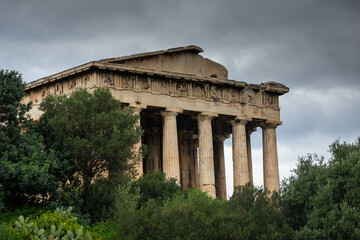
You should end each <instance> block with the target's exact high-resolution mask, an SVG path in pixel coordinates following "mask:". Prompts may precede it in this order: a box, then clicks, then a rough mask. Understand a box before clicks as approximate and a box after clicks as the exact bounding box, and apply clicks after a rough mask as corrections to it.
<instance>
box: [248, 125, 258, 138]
mask: <svg viewBox="0 0 360 240" xmlns="http://www.w3.org/2000/svg"><path fill="white" fill-rule="evenodd" d="M256 131H257V129H256V127H253V126H251V127H246V134H247V135H248V136H250V135H251V134H252V133H253V132H256Z"/></svg>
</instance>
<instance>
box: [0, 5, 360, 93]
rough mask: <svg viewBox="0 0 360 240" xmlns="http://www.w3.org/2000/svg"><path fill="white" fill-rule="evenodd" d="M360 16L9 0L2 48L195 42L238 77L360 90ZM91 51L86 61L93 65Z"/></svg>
mask: <svg viewBox="0 0 360 240" xmlns="http://www.w3.org/2000/svg"><path fill="white" fill-rule="evenodd" d="M359 10H360V4H359V1H296V2H295V1H285V0H281V1H279V0H275V1H154V0H150V1H136V0H135V1H127V2H124V1H101V2H99V1H85V0H83V1H43V0H42V1H39V0H38V1H23V2H21V1H5V2H3V3H2V4H1V10H0V13H1V14H0V28H1V30H2V36H1V41H2V42H4V41H5V42H6V43H7V44H10V45H11V44H19V45H21V44H25V42H26V44H27V45H30V46H31V45H34V46H35V47H38V48H39V52H38V53H36V54H37V55H38V56H41V57H42V58H45V57H46V55H48V52H47V51H45V50H46V46H49V48H51V49H53V53H54V54H59V55H62V54H65V53H64V50H66V49H64V48H65V47H63V46H62V44H61V42H62V41H65V42H66V41H68V42H69V45H70V46H67V51H69V52H72V51H76V49H77V48H81V46H83V45H85V46H87V45H88V44H89V45H91V46H93V47H94V46H95V48H96V49H97V50H98V51H104V52H105V53H106V54H111V55H113V54H114V52H117V53H120V54H122V53H123V54H130V53H133V52H137V51H148V50H155V49H163V48H167V47H175V46H178V45H186V44H193V43H194V44H198V45H200V46H201V47H203V48H204V49H205V53H204V55H209V56H222V57H221V58H222V61H223V64H224V65H225V66H226V67H227V68H228V69H229V73H230V77H231V78H234V79H239V80H245V81H249V82H257V83H259V82H261V81H266V80H272V81H281V82H284V83H286V84H289V85H291V86H299V85H303V84H312V85H314V86H316V87H320V86H322V87H326V85H327V84H329V85H331V84H338V85H343V84H345V85H351V84H357V86H359V82H360V81H359V79H358V76H359V75H360V70H359V69H360V68H359V67H358V63H359V62H360V47H359V40H358V39H360V27H359V25H358V24H357V23H359V22H360V11H359ZM9 42H10V43H9ZM101 45H103V46H101ZM104 45H105V46H104ZM42 46H43V47H42ZM42 48H45V49H44V50H43V51H42ZM88 49H89V48H87V49H83V51H84V53H83V55H88V56H87V57H83V58H80V59H85V58H86V59H89V60H92V59H91V57H94V53H92V52H91V50H90V51H89V50H88ZM127 49H129V50H127ZM57 51H59V52H57ZM88 51H89V52H90V54H89V53H88ZM130 51H132V52H130ZM25 52H26V50H25ZM91 53H92V54H91ZM5 54H6V53H5ZM24 54H25V53H24ZM66 54H68V53H67V52H66ZM98 54H103V53H102V52H100V53H98ZM3 61H4V59H1V63H2V62H3ZM80 63H81V62H79V63H78V64H80ZM70 66H71V65H70ZM70 66H69V67H70ZM339 79H341V81H339ZM27 80H30V79H27Z"/></svg>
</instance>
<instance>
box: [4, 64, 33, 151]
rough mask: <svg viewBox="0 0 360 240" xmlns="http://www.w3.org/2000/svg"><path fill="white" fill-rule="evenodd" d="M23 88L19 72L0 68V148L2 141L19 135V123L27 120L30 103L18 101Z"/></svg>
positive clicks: (23, 84)
mask: <svg viewBox="0 0 360 240" xmlns="http://www.w3.org/2000/svg"><path fill="white" fill-rule="evenodd" d="M24 90H25V83H24V82H23V80H22V77H21V74H20V73H18V72H16V71H9V70H3V69H1V70H0V150H1V149H2V146H4V141H5V142H6V141H9V140H10V141H13V140H15V139H16V138H17V137H19V135H20V131H21V125H22V124H24V123H26V122H27V121H28V120H29V119H28V117H27V116H26V112H27V111H29V109H30V108H31V103H28V104H23V103H21V102H20V101H21V99H22V98H23V97H24V95H25V91H24ZM1 143H2V144H1ZM0 152H1V151H0Z"/></svg>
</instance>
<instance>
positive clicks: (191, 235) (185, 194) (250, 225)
mask: <svg viewBox="0 0 360 240" xmlns="http://www.w3.org/2000/svg"><path fill="white" fill-rule="evenodd" d="M145 179H146V178H144V180H143V181H145ZM135 189H137V192H136V191H135V192H132V189H131V188H129V187H128V188H122V189H120V191H119V192H118V198H117V200H116V205H115V206H116V212H115V219H116V220H117V225H116V228H117V234H118V235H117V238H119V239H291V238H292V237H293V230H292V229H291V227H289V226H288V225H287V224H286V223H285V218H284V217H283V216H282V214H281V212H280V210H279V195H277V196H275V195H273V197H272V198H271V199H269V198H267V196H266V194H265V193H264V192H263V191H262V190H261V189H257V188H254V187H253V186H251V185H247V186H245V187H242V188H238V189H236V192H235V193H234V195H233V197H232V198H231V200H230V201H224V200H219V199H215V200H214V199H212V198H210V197H209V196H208V195H207V194H206V193H204V192H201V191H199V190H182V191H178V192H175V193H174V194H173V195H172V196H171V197H169V198H166V199H163V200H161V199H157V198H155V199H157V200H155V199H154V198H148V200H147V201H146V202H145V203H144V204H143V205H141V208H140V209H139V210H137V202H138V201H139V200H140V199H141V195H142V194H141V190H140V189H139V188H135Z"/></svg>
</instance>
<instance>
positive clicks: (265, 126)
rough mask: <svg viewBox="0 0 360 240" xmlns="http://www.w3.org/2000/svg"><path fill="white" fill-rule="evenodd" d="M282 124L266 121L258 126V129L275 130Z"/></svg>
mask: <svg viewBox="0 0 360 240" xmlns="http://www.w3.org/2000/svg"><path fill="white" fill-rule="evenodd" d="M281 124H282V122H280V121H279V122H273V121H266V122H263V123H261V124H260V127H261V128H262V129H263V130H265V129H275V128H277V126H279V125H281Z"/></svg>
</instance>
